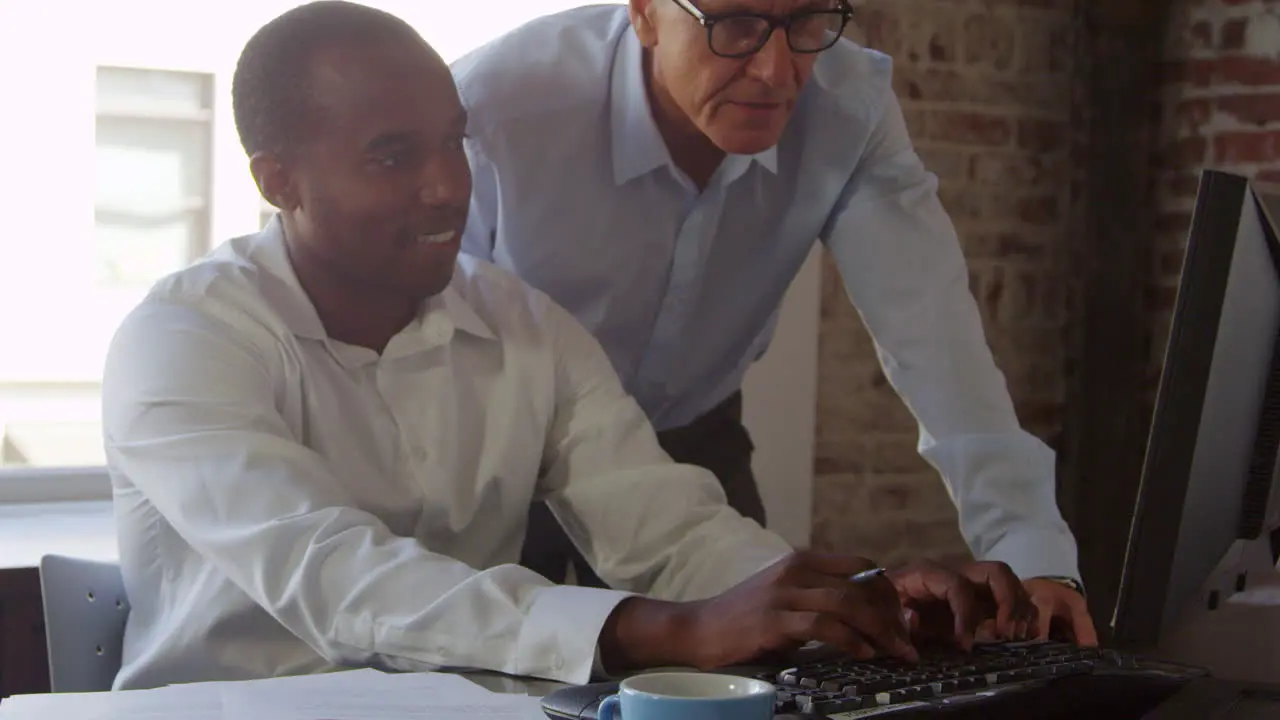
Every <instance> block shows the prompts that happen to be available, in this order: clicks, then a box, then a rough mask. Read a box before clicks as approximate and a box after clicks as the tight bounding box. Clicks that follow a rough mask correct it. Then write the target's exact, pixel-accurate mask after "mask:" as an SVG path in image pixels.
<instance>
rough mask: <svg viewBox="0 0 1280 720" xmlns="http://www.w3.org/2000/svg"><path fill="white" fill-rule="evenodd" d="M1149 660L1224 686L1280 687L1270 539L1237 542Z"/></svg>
mask: <svg viewBox="0 0 1280 720" xmlns="http://www.w3.org/2000/svg"><path fill="white" fill-rule="evenodd" d="M1240 585H1243V590H1238V586H1240ZM1143 654H1145V655H1148V656H1151V657H1154V658H1158V659H1162V660H1168V661H1171V662H1180V663H1187V664H1190V665H1196V666H1199V667H1202V668H1205V669H1207V670H1209V671H1210V672H1211V673H1213V675H1214V677H1217V678H1220V679H1223V680H1232V681H1238V682H1251V683H1273V684H1274V683H1280V571H1277V568H1276V565H1275V564H1274V561H1273V559H1272V554H1271V545H1270V540H1269V538H1268V537H1266V536H1265V535H1264V536H1263V537H1262V538H1261V539H1260V540H1256V541H1236V543H1235V545H1233V546H1232V548H1231V550H1230V551H1228V552H1227V554H1226V556H1225V557H1224V558H1223V560H1222V562H1221V563H1219V564H1218V567H1217V568H1215V569H1214V571H1213V573H1212V574H1211V575H1210V576H1209V581H1208V582H1206V583H1205V584H1204V586H1202V587H1201V588H1200V590H1199V591H1198V593H1197V594H1196V596H1195V598H1194V599H1193V601H1191V602H1188V603H1187V604H1186V606H1185V609H1184V610H1183V612H1182V614H1181V615H1180V616H1179V617H1178V619H1177V620H1176V621H1175V622H1173V623H1171V624H1170V626H1169V627H1166V628H1165V629H1164V631H1163V632H1162V633H1161V639H1160V644H1159V645H1158V646H1157V647H1155V648H1152V649H1146V650H1145V651H1143Z"/></svg>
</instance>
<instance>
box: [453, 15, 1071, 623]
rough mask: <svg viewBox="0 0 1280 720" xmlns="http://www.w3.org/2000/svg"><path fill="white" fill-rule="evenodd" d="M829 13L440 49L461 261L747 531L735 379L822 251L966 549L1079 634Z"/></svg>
mask: <svg viewBox="0 0 1280 720" xmlns="http://www.w3.org/2000/svg"><path fill="white" fill-rule="evenodd" d="M852 14H853V13H852V10H851V8H850V6H849V5H848V4H847V3H846V2H845V1H844V0H696V1H694V0H631V1H630V2H629V3H628V4H627V5H612V6H610V5H604V6H591V7H584V8H579V9H576V10H571V11H567V12H563V13H559V14H556V15H551V16H548V17H544V18H540V19H538V20H535V21H533V22H531V23H528V24H527V25H525V26H523V27H521V28H519V29H517V30H515V31H513V32H511V33H508V34H507V35H505V36H503V37H501V38H499V39H498V40H496V41H494V42H493V43H491V44H489V45H488V46H486V47H484V48H481V49H480V50H478V51H476V52H474V53H472V54H471V55H469V56H467V57H465V58H463V59H461V60H459V61H458V62H456V63H455V64H454V66H453V72H454V76H455V78H456V80H457V82H458V85H459V88H460V92H461V95H462V98H463V102H464V104H465V105H466V106H467V108H468V112H469V113H470V121H469V125H468V133H469V136H470V140H469V141H468V154H469V157H470V161H471V165H472V172H473V175H474V192H473V197H472V209H471V214H470V219H469V221H468V226H467V230H466V234H465V237H464V251H465V252H468V253H471V254H474V255H478V256H480V257H483V258H486V259H489V260H492V261H493V262H495V263H497V264H499V265H501V266H504V267H506V268H508V269H510V270H512V271H514V272H515V273H517V274H518V275H520V276H521V277H522V278H523V279H524V280H525V281H527V282H529V283H530V284H532V285H533V286H535V287H537V288H539V289H541V290H543V291H544V292H546V293H548V294H549V295H551V296H552V297H553V298H554V299H555V300H556V301H557V302H558V303H559V304H561V305H563V306H564V307H566V308H568V309H569V310H570V311H571V312H572V313H573V314H574V315H575V316H577V318H578V320H579V321H581V322H582V323H583V324H585V325H586V326H587V327H588V328H589V329H590V330H591V331H592V332H593V333H594V334H595V335H596V337H597V338H598V339H599V340H600V342H601V343H602V344H603V346H604V348H605V350H606V351H607V353H608V355H609V357H610V359H611V360H612V362H613V364H614V367H615V368H616V369H617V371H618V374H619V375H620V376H621V377H622V380H623V382H624V384H625V387H626V389H627V390H628V391H629V392H631V393H632V394H633V395H634V396H635V397H636V399H637V400H638V401H639V403H640V405H641V406H642V407H643V408H644V410H645V411H646V413H647V414H648V416H649V417H650V419H651V420H652V421H653V423H654V425H655V426H656V428H657V429H658V430H659V431H660V433H659V438H660V440H661V443H662V445H663V447H664V448H665V449H666V450H667V452H668V453H670V454H671V455H672V456H673V457H675V458H676V459H677V460H679V461H682V462H688V463H694V464H698V465H702V466H704V467H706V468H708V469H710V470H712V471H713V472H714V473H715V474H716V476H717V477H718V478H719V480H720V482H721V483H722V485H723V486H724V489H725V492H726V494H727V496H728V498H729V501H730V503H731V504H732V505H733V506H734V507H735V508H737V509H738V510H739V511H740V512H742V513H743V514H744V515H747V516H749V517H751V518H754V519H755V520H757V521H759V522H761V523H763V522H764V520H765V517H764V508H763V505H762V503H761V501H760V495H759V491H758V490H757V488H756V485H755V480H754V478H753V477H752V475H751V452H752V444H751V440H750V438H749V436H748V434H747V431H746V429H745V428H744V427H743V425H742V417H741V404H742V399H741V385H742V379H743V376H744V375H745V373H746V371H747V369H748V367H749V366H750V365H751V363H752V362H753V361H755V360H756V359H757V358H759V357H760V356H761V354H763V353H764V351H765V349H766V348H767V347H768V343H769V340H770V337H771V335H772V331H773V326H774V323H775V320H776V314H777V310H778V306H779V304H780V302H781V299H782V297H783V294H784V292H785V291H786V289H787V287H788V286H789V285H790V284H791V282H792V280H793V279H794V278H795V275H796V273H797V271H798V270H799V268H800V266H801V264H802V263H803V262H804V260H805V258H806V257H807V256H808V254H809V252H810V250H811V249H812V247H813V244H814V242H816V241H821V242H823V243H824V244H825V245H826V247H827V250H828V252H830V253H831V255H832V256H833V258H834V259H835V262H836V264H837V266H838V267H839V269H840V273H841V276H842V278H843V279H844V284H845V288H846V290H847V292H848V294H849V297H850V299H851V300H852V301H853V303H854V304H855V306H856V307H857V308H858V310H859V312H860V313H861V315H862V317H863V319H864V321H865V322H866V325H867V327H868V329H869V330H870V331H871V333H872V335H873V336H874V338H875V341H876V346H877V349H878V352H879V355H880V359H881V363H882V365H883V367H884V370H885V373H886V375H887V376H888V378H889V380H890V382H891V383H892V384H893V386H894V387H895V388H896V389H897V391H898V392H899V394H900V395H902V397H903V399H904V400H905V402H906V403H907V405H908V406H909V407H910V408H911V410H912V412H913V413H914V414H915V417H916V419H917V420H918V422H919V426H920V442H919V449H920V452H921V454H922V456H923V457H924V458H925V459H926V460H927V461H928V462H929V463H930V464H931V465H932V466H933V467H934V468H936V469H937V470H938V472H939V473H940V474H941V476H942V479H943V481H944V482H945V483H946V485H947V488H948V490H949V491H950V493H951V495H952V497H954V498H955V501H956V504H957V506H958V508H959V511H960V528H961V531H962V533H963V535H964V537H965V539H966V541H967V542H968V544H969V546H970V547H971V548H972V550H973V551H974V553H975V554H976V555H977V556H978V557H980V558H984V559H990V560H1001V561H1004V562H1007V563H1008V564H1009V565H1010V566H1012V567H1013V569H1014V570H1015V571H1016V572H1017V573H1018V574H1019V576H1020V577H1021V578H1023V580H1024V583H1025V585H1026V587H1027V589H1028V590H1029V591H1030V593H1031V595H1032V598H1033V599H1034V601H1035V602H1036V604H1037V607H1038V608H1039V610H1040V614H1041V622H1039V623H1038V624H1039V627H1040V628H1041V630H1042V632H1043V633H1045V634H1047V633H1048V631H1049V626H1050V623H1049V622H1048V620H1049V619H1050V618H1053V619H1054V621H1055V622H1056V623H1057V624H1058V625H1059V626H1061V627H1064V628H1065V629H1068V630H1070V631H1071V633H1072V634H1073V635H1074V637H1075V638H1076V640H1077V641H1079V642H1082V643H1093V642H1095V641H1096V634H1095V631H1094V627H1093V623H1092V620H1091V619H1090V618H1089V615H1088V611H1087V609H1086V605H1085V601H1084V597H1083V595H1082V592H1081V589H1080V585H1079V582H1078V580H1077V577H1078V573H1077V568H1076V556H1075V543H1074V540H1073V538H1072V537H1071V533H1070V530H1069V529H1068V528H1067V526H1066V524H1065V523H1064V522H1063V520H1062V517H1061V515H1060V514H1059V512H1058V508H1057V505H1056V502H1055V497H1054V455H1053V452H1052V451H1051V450H1050V449H1049V448H1048V447H1046V446H1045V445H1044V443H1042V442H1041V441H1039V440H1038V439H1036V438H1035V437H1034V436H1032V435H1030V434H1029V433H1027V432H1025V431H1024V430H1023V429H1022V428H1021V427H1020V425H1019V423H1018V419H1017V417H1016V416H1015V413H1014V408H1013V403H1012V401H1011V399H1010V397H1009V393H1008V390H1007V388H1006V385H1005V382H1004V378H1003V375H1002V374H1001V373H1000V371H999V370H998V369H997V367H996V365H995V363H994V361H993V359H992V356H991V352H990V350H989V348H988V347H987V344H986V341H985V338H984V336H983V331H982V325H981V321H980V318H979V314H978V309H977V306H976V303H975V302H974V299H973V297H972V295H971V293H970V292H969V286H968V272H967V269H966V266H965V261H964V257H963V255H962V254H961V251H960V246H959V243H958V241H957V238H956V233H955V230H954V229H953V227H952V224H951V222H950V220H949V218H948V217H947V214H946V212H945V211H944V209H943V208H942V205H941V204H940V203H939V201H938V197H937V193H936V189H937V180H936V178H935V176H933V175H932V174H931V173H929V172H928V171H927V170H926V169H925V167H924V166H923V165H922V163H921V161H920V158H919V157H918V156H917V155H916V153H915V151H914V149H913V147H912V144H911V139H910V138H909V137H908V134H907V129H906V125H905V123H904V121H903V116H902V111H901V108H900V107H899V104H898V101H897V99H896V98H895V96H894V94H893V91H892V88H891V84H890V75H891V61H890V59H889V58H888V57H886V56H884V55H882V54H880V53H877V52H873V51H871V50H867V49H864V48H861V47H859V46H857V45H855V44H854V43H852V42H849V41H847V40H841V39H840V38H841V35H842V33H843V31H844V30H845V28H846V27H847V25H848V23H849V22H850V20H851V18H852ZM571 557H575V558H576V557H579V556H578V552H577V549H576V548H574V547H573V546H572V544H571V543H569V541H568V540H567V539H566V538H565V536H564V534H563V532H562V531H561V529H560V528H559V526H558V524H557V522H556V521H555V519H554V518H553V517H552V516H551V515H550V513H549V512H548V511H547V510H546V508H545V507H541V506H539V507H537V508H536V509H535V512H534V514H533V517H531V525H530V531H529V537H528V540H527V542H526V547H525V555H524V559H523V562H524V563H525V564H527V565H528V566H529V567H531V568H534V569H536V570H538V571H539V572H542V573H544V574H546V575H548V576H550V577H552V578H553V579H557V576H563V570H564V568H566V567H567V565H568V563H569V560H570V558H571ZM575 567H576V569H577V571H578V573H579V576H580V578H582V577H583V576H584V575H585V576H586V579H587V582H588V583H591V584H599V580H598V578H595V577H592V576H591V575H590V574H589V573H588V572H586V571H587V568H586V565H585V563H583V562H582V561H581V560H580V559H577V560H576V561H575Z"/></svg>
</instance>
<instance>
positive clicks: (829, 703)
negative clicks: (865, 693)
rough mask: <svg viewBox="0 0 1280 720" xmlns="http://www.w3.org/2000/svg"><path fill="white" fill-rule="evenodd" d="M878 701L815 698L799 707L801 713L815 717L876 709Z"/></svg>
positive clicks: (853, 698) (872, 699)
mask: <svg viewBox="0 0 1280 720" xmlns="http://www.w3.org/2000/svg"><path fill="white" fill-rule="evenodd" d="M875 706H876V701H875V698H872V697H837V698H814V699H811V700H810V701H809V702H807V703H805V704H802V705H800V706H799V709H800V711H801V712H806V713H813V714H815V715H835V714H837V713H846V712H853V711H854V710H862V709H864V708H869V707H875Z"/></svg>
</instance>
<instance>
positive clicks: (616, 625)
mask: <svg viewBox="0 0 1280 720" xmlns="http://www.w3.org/2000/svg"><path fill="white" fill-rule="evenodd" d="M694 606H695V603H676V602H665V601H662V600H653V599H650V598H643V597H629V598H627V599H625V600H623V601H622V602H620V603H618V605H617V607H615V608H614V610H613V613H611V614H610V615H609V617H608V619H607V620H605V623H604V627H603V628H602V629H601V631H600V641H599V645H598V647H599V652H600V661H601V664H602V665H603V669H604V670H605V672H607V673H609V674H617V673H620V672H625V671H628V670H640V669H643V668H649V667H656V666H661V665H694V664H695V663H694V658H693V657H692V656H691V655H690V654H689V652H688V648H690V647H691V646H692V645H693V643H690V642H689V634H690V632H691V631H692V629H693V625H694V622H693V616H694V612H695V610H694Z"/></svg>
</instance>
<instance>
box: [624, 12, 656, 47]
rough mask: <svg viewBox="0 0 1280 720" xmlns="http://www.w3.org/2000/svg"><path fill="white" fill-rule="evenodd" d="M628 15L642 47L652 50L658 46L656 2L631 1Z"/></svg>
mask: <svg viewBox="0 0 1280 720" xmlns="http://www.w3.org/2000/svg"><path fill="white" fill-rule="evenodd" d="M627 13H628V14H629V15H630V16H631V27H633V28H635V31H636V37H637V38H639V39H640V45H641V46H642V47H645V48H652V47H653V46H654V45H657V44H658V8H657V3H655V2H654V0H630V2H629V3H627Z"/></svg>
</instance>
